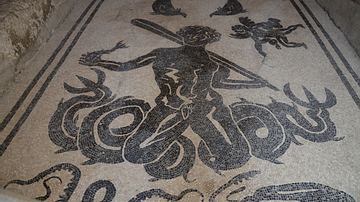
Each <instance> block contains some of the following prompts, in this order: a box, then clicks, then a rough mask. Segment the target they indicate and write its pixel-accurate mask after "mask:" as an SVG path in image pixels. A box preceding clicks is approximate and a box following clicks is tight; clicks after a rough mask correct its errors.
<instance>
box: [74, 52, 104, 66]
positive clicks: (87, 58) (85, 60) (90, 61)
mask: <svg viewBox="0 0 360 202" xmlns="http://www.w3.org/2000/svg"><path fill="white" fill-rule="evenodd" d="M100 61H101V54H100V53H99V51H96V52H91V53H86V54H82V55H81V57H80V60H79V64H82V65H87V66H97V65H98V63H99V62H100Z"/></svg>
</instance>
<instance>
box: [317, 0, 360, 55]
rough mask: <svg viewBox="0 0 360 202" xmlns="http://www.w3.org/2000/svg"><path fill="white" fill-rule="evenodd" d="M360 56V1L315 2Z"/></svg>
mask: <svg viewBox="0 0 360 202" xmlns="http://www.w3.org/2000/svg"><path fill="white" fill-rule="evenodd" d="M315 1H316V2H317V3H318V4H319V5H320V6H321V7H323V8H324V10H325V11H326V12H327V13H328V14H329V16H330V18H331V19H332V20H333V21H334V23H335V25H336V26H338V27H339V28H340V29H341V31H342V32H343V33H344V35H345V36H346V38H347V39H348V41H349V42H350V44H351V45H352V46H353V47H354V49H355V51H356V52H357V54H358V55H360V0H315Z"/></svg>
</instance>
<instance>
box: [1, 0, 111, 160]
mask: <svg viewBox="0 0 360 202" xmlns="http://www.w3.org/2000/svg"><path fill="white" fill-rule="evenodd" d="M95 1H96V0H95ZM104 1H105V0H101V1H100V2H99V3H98V5H97V6H96V7H95V9H94V11H93V12H92V13H91V15H90V16H89V17H88V19H87V20H86V22H85V24H84V25H83V26H82V27H81V29H80V30H79V32H78V33H77V35H76V36H75V38H74V39H73V41H72V42H71V44H70V46H69V47H68V48H67V50H66V52H65V53H64V55H63V56H62V57H61V59H60V61H59V62H58V64H57V65H56V66H55V68H54V69H53V71H52V72H51V73H50V75H49V76H48V77H47V79H46V80H45V82H44V83H43V85H42V86H41V88H40V90H39V91H38V92H37V93H36V95H35V97H34V98H33V100H32V101H31V103H30V104H29V106H28V107H27V108H26V110H25V112H24V113H23V115H22V116H21V118H20V119H19V121H18V122H17V123H16V124H15V126H14V128H13V129H12V130H11V132H10V134H9V135H8V136H7V137H6V139H5V140H4V142H3V143H2V144H1V145H0V156H2V155H3V154H4V152H5V150H6V149H7V147H8V146H9V145H10V143H11V141H12V140H13V138H14V137H15V135H16V134H17V132H18V131H19V130H20V128H21V126H22V125H23V124H24V122H25V121H26V119H27V118H28V117H29V115H30V113H31V112H32V110H33V109H34V108H35V106H36V104H37V102H38V101H39V100H40V98H41V97H42V95H43V94H44V92H45V90H46V88H47V87H48V86H49V84H50V82H51V80H52V79H53V78H54V76H55V74H56V73H57V71H58V70H59V68H60V67H61V65H62V64H63V63H64V62H65V60H66V58H67V56H68V55H69V54H70V52H71V51H72V49H73V47H74V46H75V44H76V43H77V41H78V40H79V38H80V36H81V35H82V33H83V32H84V30H85V29H86V27H87V25H88V24H89V23H90V22H91V20H92V19H93V17H94V16H95V14H96V13H97V11H98V10H99V8H100V6H101V5H102V3H103V2H104Z"/></svg>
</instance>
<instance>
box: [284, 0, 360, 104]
mask: <svg viewBox="0 0 360 202" xmlns="http://www.w3.org/2000/svg"><path fill="white" fill-rule="evenodd" d="M290 1H291V3H292V4H293V6H294V7H295V9H296V10H297V12H298V13H299V15H300V16H301V18H302V19H303V20H304V22H305V24H306V25H307V26H308V28H309V29H310V31H311V33H312V34H313V35H314V37H315V39H316V41H317V42H318V44H319V46H320V47H321V49H322V50H323V51H324V53H325V55H326V57H327V58H328V59H329V61H330V63H331V65H332V66H333V68H334V69H335V71H336V73H337V74H338V76H339V77H340V80H341V81H342V82H343V84H344V85H345V87H346V89H347V90H348V92H349V93H350V96H351V97H352V99H353V100H354V102H355V104H356V105H357V107H358V108H359V109H360V98H359V96H358V95H357V94H356V92H355V90H354V88H353V87H352V86H351V84H350V83H349V81H348V80H347V78H346V77H345V75H344V73H343V72H342V70H341V69H340V67H339V66H338V64H337V63H336V61H335V59H334V57H333V56H332V55H331V53H330V51H329V50H328V49H327V47H326V45H325V44H324V42H323V41H322V40H321V38H320V36H319V35H318V33H317V32H316V30H315V29H314V27H313V26H312V25H311V23H310V21H309V20H308V19H307V17H306V16H305V14H304V13H303V12H302V11H301V9H300V8H299V6H298V5H297V4H296V3H295V1H294V0H290ZM299 1H300V2H301V3H302V4H303V6H304V8H305V9H306V10H307V12H308V13H309V15H310V16H311V17H312V18H313V19H314V21H315V22H316V24H317V25H318V26H319V28H320V29H321V30H324V32H323V34H324V36H325V37H326V39H327V40H328V41H329V43H330V44H333V45H334V46H333V48H334V47H336V48H334V50H335V52H336V53H337V54H338V55H339V52H340V50H339V49H338V48H337V46H336V45H335V43H334V42H333V40H332V39H331V37H330V36H329V35H328V34H327V32H326V31H325V29H324V28H323V26H322V25H321V24H320V22H319V21H318V20H317V18H316V17H315V15H314V14H313V13H312V12H311V11H310V9H309V7H307V5H306V4H305V2H304V1H302V0H299ZM309 11H310V12H309ZM340 55H341V56H342V57H343V55H342V54H341V52H340ZM340 55H339V57H340ZM340 58H341V57H340ZM343 59H344V60H342V61H343V62H344V61H346V62H344V65H345V64H348V66H347V65H345V66H346V68H347V69H348V70H349V69H350V70H352V72H353V69H352V68H351V66H350V64H349V63H348V62H347V60H346V59H345V58H344V57H343ZM350 70H349V71H350ZM350 73H351V71H350ZM351 75H352V76H353V77H354V76H355V75H356V73H355V72H353V73H351ZM356 76H357V75H356ZM355 78H356V77H354V79H355ZM357 78H358V77H357ZM355 80H356V79H355ZM356 81H357V82H358V80H356ZM359 84H360V83H359Z"/></svg>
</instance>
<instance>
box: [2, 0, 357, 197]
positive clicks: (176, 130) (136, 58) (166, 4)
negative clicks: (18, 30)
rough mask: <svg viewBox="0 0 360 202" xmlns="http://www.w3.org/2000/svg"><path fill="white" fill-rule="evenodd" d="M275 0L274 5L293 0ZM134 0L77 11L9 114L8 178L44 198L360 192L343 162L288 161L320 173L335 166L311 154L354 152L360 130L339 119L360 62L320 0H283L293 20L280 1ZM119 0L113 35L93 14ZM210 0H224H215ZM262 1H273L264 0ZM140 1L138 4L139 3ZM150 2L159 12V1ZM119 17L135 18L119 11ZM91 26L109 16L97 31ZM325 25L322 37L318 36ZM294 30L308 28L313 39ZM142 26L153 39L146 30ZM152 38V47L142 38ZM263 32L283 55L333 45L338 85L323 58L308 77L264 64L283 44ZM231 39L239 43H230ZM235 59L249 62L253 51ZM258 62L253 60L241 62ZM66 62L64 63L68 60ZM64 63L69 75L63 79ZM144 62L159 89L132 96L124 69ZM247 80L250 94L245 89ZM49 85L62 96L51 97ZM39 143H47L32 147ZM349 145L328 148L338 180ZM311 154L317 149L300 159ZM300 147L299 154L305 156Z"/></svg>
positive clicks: (329, 58)
mask: <svg viewBox="0 0 360 202" xmlns="http://www.w3.org/2000/svg"><path fill="white" fill-rule="evenodd" d="M279 2H280V1H276V0H273V2H272V3H278V4H279V5H280V4H285V3H284V2H285V1H282V2H280V3H279ZM137 3H138V4H136V3H135V4H134V5H136V6H134V7H132V6H130V7H129V8H127V9H128V11H126V9H125V8H126V6H125V7H124V11H123V12H124V13H125V14H126V15H123V13H122V10H121V9H122V8H123V7H122V6H124V5H123V4H122V3H121V2H115V1H111V0H109V1H107V0H93V1H91V2H88V3H84V2H82V1H81V4H84V5H86V9H85V10H84V12H83V13H79V14H78V15H76V16H77V17H78V18H77V20H76V22H75V23H74V24H73V25H72V26H69V27H71V28H70V31H69V32H68V33H67V34H66V36H65V37H64V39H63V40H62V41H61V42H60V43H59V45H58V47H57V48H56V49H55V51H54V52H53V54H52V55H51V56H50V57H49V59H48V61H47V62H46V64H45V65H44V66H43V68H42V69H41V70H40V72H39V73H38V74H37V75H36V77H35V78H34V80H33V81H32V82H31V83H30V85H29V86H28V87H27V89H26V90H25V91H24V93H23V94H22V95H21V96H20V98H19V99H18V101H17V102H16V104H15V105H14V107H13V108H12V109H11V110H10V111H9V113H8V114H7V115H6V117H5V118H4V120H3V122H2V123H1V125H0V132H3V131H5V132H6V133H7V134H6V136H4V138H3V142H2V144H1V146H0V155H1V156H2V157H3V158H4V159H5V158H6V160H7V162H9V163H7V165H10V166H12V167H14V168H15V170H16V172H14V173H13V172H11V171H9V170H6V168H2V169H3V170H4V171H3V170H0V171H1V172H4V173H6V176H5V177H3V179H1V180H0V183H2V184H1V186H2V187H3V188H4V189H7V190H10V191H14V190H15V191H16V192H18V193H23V194H25V195H26V194H27V193H28V192H27V191H26V190H32V189H34V190H37V191H34V192H33V195H31V194H30V195H29V196H31V197H32V198H34V199H37V200H40V201H80V200H82V201H84V202H87V201H131V202H135V201H148V200H149V201H154V200H155V201H156V200H167V201H209V202H215V201H299V202H306V201H351V202H352V201H355V199H358V197H359V196H358V195H356V192H354V190H356V188H353V187H351V186H354V184H355V183H354V181H356V179H354V178H356V177H353V179H350V177H349V178H346V177H344V176H345V174H344V173H346V172H345V170H346V169H344V170H341V171H339V176H342V177H341V180H343V181H344V182H343V184H342V183H338V181H334V182H332V181H331V179H329V178H326V179H321V180H320V178H316V179H312V178H311V179H309V178H307V176H305V175H306V174H305V173H295V172H292V170H295V169H297V168H294V167H292V166H293V165H294V166H295V165H296V166H298V167H299V166H304V167H306V166H309V168H308V170H309V171H308V172H307V173H309V172H314V173H316V172H319V173H318V174H319V175H321V176H324V175H325V174H322V173H321V172H327V171H325V170H324V169H323V168H324V167H325V165H324V166H322V165H317V164H316V165H315V164H311V163H312V162H313V161H315V160H318V161H320V160H321V159H320V158H319V156H321V155H322V154H319V153H321V152H322V150H321V149H322V148H324V150H323V151H326V152H328V153H330V151H331V150H336V151H338V150H346V147H344V145H349V144H350V143H352V142H354V141H353V139H351V138H354V136H353V134H350V135H349V132H347V131H345V130H344V129H343V128H344V127H343V125H342V124H343V122H342V121H340V117H339V116H341V115H343V116H344V113H345V112H344V113H343V112H341V111H342V110H343V109H344V108H343V107H344V103H345V101H344V100H345V98H344V97H346V96H348V97H349V99H348V100H350V103H351V104H352V105H354V106H355V107H353V106H352V107H353V108H354V110H358V109H357V108H356V106H357V107H358V108H359V109H360V99H359V93H358V87H360V82H359V78H358V75H357V74H356V73H355V72H356V69H355V70H354V69H353V68H352V67H351V65H350V64H353V63H349V62H347V60H346V59H345V57H344V56H343V53H342V52H341V51H340V50H339V48H337V46H336V44H335V43H334V41H333V40H332V39H331V37H330V36H329V35H328V33H327V32H326V30H325V28H324V27H323V26H322V25H321V23H320V22H319V21H318V19H317V18H316V17H315V15H314V14H313V13H312V11H311V10H310V8H309V7H308V4H311V1H303V0H289V1H286V4H288V5H289V6H291V7H290V8H287V10H286V11H287V12H290V11H289V10H291V11H292V12H293V14H292V15H293V16H292V19H291V20H288V19H287V18H285V17H281V16H284V15H280V14H279V15H277V13H276V12H277V10H276V9H274V11H272V13H271V12H270V13H271V15H270V14H269V12H267V11H266V9H264V10H263V12H260V13H253V12H254V10H256V9H257V8H256V6H254V5H253V2H249V1H241V3H240V1H238V0H227V1H218V2H216V3H211V4H210V5H207V7H206V6H205V5H204V3H203V2H200V1H199V2H197V1H193V2H181V1H173V2H171V1H170V0H156V1H151V2H150V3H141V4H140V3H139V2H137ZM172 3H174V5H175V6H179V7H181V9H180V8H176V7H174V5H173V4H172ZM224 3H225V5H224ZM104 5H105V6H104ZM112 5H117V6H118V9H120V10H121V12H119V13H118V14H117V16H116V18H106V19H107V20H108V21H107V22H106V23H109V24H111V25H109V26H108V27H111V29H109V30H112V29H116V26H123V27H125V28H126V31H122V30H120V29H119V30H120V33H116V34H117V37H116V40H115V37H112V38H111V37H110V35H111V36H112V33H111V32H108V31H107V30H106V29H105V28H103V27H102V26H100V25H99V24H101V23H99V22H103V21H102V20H103V19H102V18H100V17H99V18H97V16H98V15H100V14H99V13H102V14H101V15H104V16H106V15H109V16H112V15H111V14H109V13H111V12H108V13H107V12H105V10H102V9H103V8H104V9H105V8H106V9H110V8H111V9H114V8H112ZM120 5H121V6H120ZM140 5H141V6H142V5H144V8H142V7H141V6H140ZM188 5H191V6H188ZM194 5H197V8H196V9H201V8H203V7H204V10H202V13H206V18H205V17H202V19H201V20H200V19H199V20H198V19H197V15H196V12H195V11H194V10H196V9H195V6H194ZM214 5H223V6H222V7H219V8H218V10H216V11H215V12H212V11H213V10H211V9H213V8H214V7H213V6H214ZM243 5H244V7H243ZM259 5H260V7H261V6H263V7H266V3H264V2H263V3H259ZM299 5H301V6H302V7H299ZM311 5H313V4H311ZM135 7H138V8H139V12H134V14H131V15H130V14H129V13H130V10H131V11H133V8H135ZM145 8H146V9H145ZM215 8H216V7H215ZM244 8H246V9H244ZM151 9H152V10H153V12H152V13H149V10H151ZM209 9H210V10H211V11H210V12H209ZM98 11H100V12H98ZM143 11H144V12H143ZM145 11H146V12H145ZM185 12H186V14H185ZM211 12H212V13H211ZM105 13H106V14H105ZM263 13H264V15H263V16H262V14H263ZM265 13H267V14H266V15H265ZM279 13H280V11H279ZM128 14H129V15H128ZM209 14H210V17H211V18H209ZM199 16H200V14H199ZM203 16H205V15H203ZM225 16H226V17H225ZM279 16H280V17H279ZM294 16H295V17H294ZM73 18H75V17H73ZM104 18H105V17H104ZM122 18H124V19H128V21H126V22H123V19H122ZM310 18H311V19H310ZM114 19H116V20H114ZM310 20H311V21H310ZM74 21H75V20H74ZM94 21H95V22H94ZM219 22H221V23H219ZM237 22H240V24H236V23H237ZM313 22H315V24H316V25H317V26H318V27H317V28H314V27H313V25H312V24H313ZM92 23H94V24H92ZM315 24H314V25H315ZM95 25H98V26H100V27H101V28H99V29H96V27H95V28H94V26H95ZM230 28H231V30H232V32H230ZM298 28H299V29H298ZM88 30H90V31H88ZM173 30H174V31H173ZM175 30H177V31H175ZM318 30H320V31H321V33H322V34H323V35H324V36H322V35H321V36H319V33H320V32H319V31H318ZM100 32H101V34H100V35H101V37H100V35H99V33H100ZM129 33H130V34H129ZM298 33H302V34H304V33H308V35H310V36H311V37H309V38H311V39H312V40H313V43H311V41H310V40H309V39H308V38H301V37H299V36H300V35H299V34H298ZM107 35H109V39H107V38H106V37H107ZM224 36H226V37H224ZM229 36H230V37H229ZM301 36H302V35H301ZM91 37H93V38H91ZM152 37H154V38H155V37H157V38H156V39H158V43H155V42H153V41H151V40H152ZM84 38H89V40H88V41H86V42H87V43H89V46H86V47H85V48H84V46H81V45H79V44H80V43H78V41H81V40H82V39H84ZM94 38H95V40H94ZM142 38H144V39H145V38H146V40H147V41H146V42H144V43H142V42H139V39H142ZM250 38H251V39H252V40H250V42H251V46H247V47H246V45H244V46H242V45H243V44H249V43H248V41H249V40H245V39H250ZM91 39H92V40H91ZM135 39H136V40H135ZM240 39H244V40H240ZM325 40H326V44H325V43H324V41H325ZM90 42H91V43H90ZM105 42H106V43H105ZM172 42H174V43H173V44H172ZM252 42H254V43H255V45H254V43H252ZM327 42H328V43H329V44H330V45H331V48H332V49H331V50H329V48H330V46H329V45H327ZM147 43H148V44H153V45H154V44H156V45H154V47H153V46H150V45H146V46H144V44H147ZM94 44H95V45H94ZM267 44H270V45H272V46H274V47H275V48H276V49H284V50H282V51H279V52H277V53H276V54H282V53H280V52H285V50H286V51H289V52H286V54H285V55H286V57H291V55H292V54H294V55H295V54H297V55H296V57H299V54H298V53H299V52H300V51H302V52H301V53H302V54H307V53H308V52H309V51H314V49H315V48H317V49H319V50H320V51H323V52H321V54H314V55H317V56H318V55H321V61H322V62H324V61H325V62H329V65H328V66H329V67H333V68H334V70H335V73H334V75H335V77H330V76H329V78H332V79H334V78H335V79H338V78H340V79H339V81H334V82H337V83H336V85H335V84H334V85H332V84H331V85H330V84H327V83H326V82H323V81H322V80H321V79H322V78H320V77H319V78H316V79H318V80H319V82H317V81H315V79H314V78H313V77H310V76H311V74H314V75H316V74H317V73H318V72H317V71H322V70H318V69H316V68H318V66H321V65H323V64H320V62H319V64H317V65H318V66H316V68H315V67H314V68H313V69H314V73H313V72H307V74H308V75H309V78H311V79H308V78H307V77H306V76H304V75H299V74H297V73H296V74H295V73H294V75H291V74H289V75H291V76H289V77H287V76H288V75H286V74H285V73H284V75H285V76H284V75H281V76H280V75H277V74H278V72H280V71H288V73H289V72H291V71H290V70H283V69H284V68H278V69H281V70H278V69H277V67H276V66H275V67H274V68H263V69H266V70H263V69H262V65H264V63H263V62H264V60H265V58H266V57H267V55H268V54H271V52H272V51H277V50H276V49H274V50H273V49H271V48H273V47H272V46H267ZM233 46H236V48H233ZM254 46H255V49H254V48H253V47H254ZM93 47H97V48H93ZM99 47H100V48H99ZM106 47H111V48H106ZM269 47H270V48H269ZM301 47H302V48H301ZM314 47H315V48H314ZM63 48H64V50H62V49H63ZM102 48H103V49H102ZM285 48H286V49H285ZM287 48H289V49H287ZM290 48H291V49H290ZM227 49H231V50H232V49H234V50H232V53H231V54H229V53H230V51H228V50H227ZM245 49H248V50H254V51H255V53H256V52H257V53H259V54H260V55H261V56H259V55H258V54H257V53H256V54H254V55H256V56H258V57H261V58H263V61H262V62H261V59H260V60H258V61H257V59H258V58H256V57H252V58H250V57H249V55H248V53H249V52H250V51H248V52H246V51H245ZM290 50H295V51H298V52H291V51H290ZM323 53H324V54H323ZM61 54H63V55H62V56H61ZM58 55H59V56H58ZM335 55H337V56H338V58H334V57H333V56H335ZM296 57H295V56H294V58H296ZM318 57H320V56H318ZM239 58H241V59H243V60H253V61H251V62H244V63H243V62H241V60H240V59H239ZM296 59H297V58H296ZM271 60H272V61H271V62H272V63H275V64H280V63H281V65H282V66H286V65H288V64H289V62H288V61H287V60H283V61H281V62H279V63H276V62H277V61H276V60H279V57H272V58H271ZM305 60H306V59H304V58H300V59H299V61H298V62H299V64H300V65H299V68H300V66H301V68H305V67H303V66H302V65H303V63H306V61H305ZM239 61H240V62H239ZM53 62H54V63H55V62H57V64H52V63H53ZM250 63H252V64H255V65H253V66H251V65H250V67H249V66H246V65H244V64H250ZM341 63H342V64H343V65H342V64H341ZM240 64H241V65H240ZM291 64H294V63H291ZM306 64H308V63H306ZM62 66H66V69H64V70H62V69H60V68H61V67H62ZM323 66H325V65H323ZM343 66H344V67H345V68H344V67H343ZM244 67H246V68H244ZM51 68H53V69H51ZM63 68H65V67H63ZM342 68H343V69H346V70H347V71H348V72H345V71H343V70H342ZM294 69H295V68H294ZM319 69H320V68H319ZM141 71H143V72H146V73H142V72H141ZM272 71H277V73H274V75H275V76H274V75H271V76H270V75H269V74H272ZM58 72H61V74H63V75H69V76H68V77H69V78H62V79H59V78H57V77H56V74H57V73H58ZM139 72H140V73H139ZM264 72H267V73H264ZM136 74H143V77H141V78H143V79H137V80H136V81H134V82H132V83H131V85H134V86H140V87H141V86H142V87H144V88H146V86H152V87H153V89H154V90H153V92H150V93H148V94H151V96H148V97H147V96H145V95H144V96H142V95H141V93H140V94H136V95H133V94H132V93H131V91H132V86H130V85H129V86H126V85H124V84H123V82H124V83H126V82H129V81H125V80H126V79H127V78H126V77H127V76H129V75H136ZM321 75H323V74H321ZM329 75H330V73H329ZM331 75H332V74H331ZM277 76H278V77H279V78H273V77H277ZM301 76H303V77H304V78H303V79H304V82H303V83H302V81H303V80H301V79H302V78H300V77H301ZM43 77H45V78H43ZM116 77H118V78H116ZM145 77H146V78H145ZM280 77H283V78H280ZM284 77H285V78H284ZM114 78H115V79H114ZM132 78H134V77H132ZM149 78H150V79H149ZM335 79H334V80H335ZM123 80H124V81H123ZM299 80H300V81H299ZM41 82H43V83H41ZM55 82H56V83H55ZM117 84H119V85H117ZM340 85H341V86H340ZM54 86H56V87H54ZM339 86H340V87H339ZM342 88H343V89H342ZM47 89H51V93H52V94H51V93H49V91H47ZM53 89H54V90H53ZM138 89H139V88H138ZM146 89H148V88H146ZM319 89H320V90H319ZM339 89H341V90H339ZM34 91H36V93H31V92H34ZM54 92H55V93H54ZM239 92H241V93H239ZM247 92H250V94H251V93H252V95H253V96H252V97H251V96H247V94H246V93H247ZM33 94H34V95H33ZM55 94H58V95H55ZM139 95H140V96H139ZM254 95H255V96H254ZM49 97H51V100H52V101H48V102H45V101H44V100H46V99H49ZM149 97H151V99H149ZM348 100H347V101H348ZM50 102H51V103H50ZM38 103H42V104H41V105H40V104H38ZM43 103H50V104H49V105H44V104H43ZM346 103H349V102H346ZM48 106H51V107H48ZM41 108H46V110H47V113H48V114H47V115H45V116H44V117H45V118H42V119H43V120H41V121H40V122H41V123H40V122H39V121H38V122H35V121H32V120H33V119H34V116H33V115H34V114H35V112H36V111H37V110H39V109H41ZM354 110H353V111H354ZM19 113H22V115H21V114H20V115H18V114H19ZM29 117H31V118H29ZM39 123H40V124H39ZM41 124H42V125H43V126H45V129H43V127H42V126H39V127H40V128H41V129H39V131H42V132H37V134H33V135H31V136H25V135H24V134H27V133H30V132H32V130H28V128H31V125H36V126H38V125H41ZM339 128H340V129H339ZM29 131H30V132H29ZM35 141H38V142H39V144H40V146H39V145H37V146H33V147H32V146H31V145H30V142H35ZM28 142H29V143H28ZM27 144H29V145H27ZM19 145H21V146H20V147H21V148H20V147H19ZM19 148H20V149H19ZM30 148H31V149H33V150H31V149H30ZM34 148H35V149H34ZM329 148H330V149H329ZM331 148H333V149H331ZM340 148H341V149H340ZM15 150H17V152H20V153H21V154H22V155H25V156H29V157H28V159H31V158H34V159H33V161H34V163H33V162H30V161H29V162H28V163H26V166H24V165H22V167H20V166H19V167H17V166H16V165H15V164H13V163H14V162H15V161H16V159H17V158H21V156H20V157H17V156H16V154H17V153H14V151H15ZM309 151H311V152H314V151H316V152H319V153H310V154H309ZM345 152H347V153H349V154H348V155H349V156H351V157H349V158H348V159H347V160H346V159H344V158H343V157H344V156H342V157H341V158H340V157H339V158H337V157H333V156H331V155H332V154H333V153H331V154H328V155H327V154H323V155H324V156H326V155H327V156H326V157H324V159H325V160H323V161H321V162H322V163H324V162H326V160H328V159H331V160H329V161H331V163H329V164H331V165H334V168H326V169H328V170H331V171H332V172H334V173H331V175H333V176H332V177H333V178H339V176H338V175H336V173H335V170H340V169H339V167H341V165H340V163H339V162H345V161H347V162H350V164H351V163H353V161H356V154H355V153H356V152H353V153H352V150H351V151H345ZM350 153H351V154H350ZM8 155H9V156H8ZM39 156H41V157H39ZM304 156H305V157H308V158H309V159H308V160H307V161H306V160H304V159H306V158H305V157H304ZM329 156H330V157H329ZM354 156H355V157H354ZM37 157H39V159H38V158H37ZM42 158H44V159H42ZM297 158H299V159H302V161H300V160H299V162H296V160H294V159H297ZM321 158H322V156H321ZM326 158H327V159H326ZM334 159H335V160H334ZM353 159H355V160H353ZM13 161H14V162H13ZM338 161H339V162H338ZM63 162H65V163H63ZM309 162H311V163H309ZM319 164H320V163H319ZM329 164H326V165H329ZM35 165H36V166H35ZM54 165H55V166H54ZM354 165H355V164H354ZM354 165H353V164H351V165H350V166H348V167H351V168H352V167H354ZM5 167H6V166H5ZM24 167H26V169H32V167H36V173H38V174H31V177H24V176H30V174H29V175H24V174H23V175H21V174H17V173H18V172H19V170H22V169H23V168H24ZM40 168H41V170H38V169H40ZM311 169H314V170H313V171H311ZM44 170H45V171H44ZM298 170H301V169H298ZM302 170H305V169H302ZM247 171H248V172H247ZM24 172H25V171H24ZM352 172H353V171H352ZM8 173H9V175H8ZM20 173H21V172H20ZM30 173H34V172H30ZM239 173H240V174H239ZM275 173H277V174H278V176H275ZM279 173H280V175H279ZM298 175H300V176H302V177H297V176H298ZM329 175H330V174H329ZM18 176H20V177H18ZM34 176H35V177H34ZM281 176H287V177H288V178H291V179H287V178H286V177H284V178H282V177H281ZM289 176H290V177H289ZM326 176H328V175H326ZM349 176H350V175H349ZM351 176H353V175H351ZM350 180H352V181H351V183H352V184H351V185H350V183H349V181H350ZM225 182H226V183H225ZM347 183H349V186H346V184H347ZM29 187H30V188H29ZM349 187H350V188H349Z"/></svg>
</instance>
